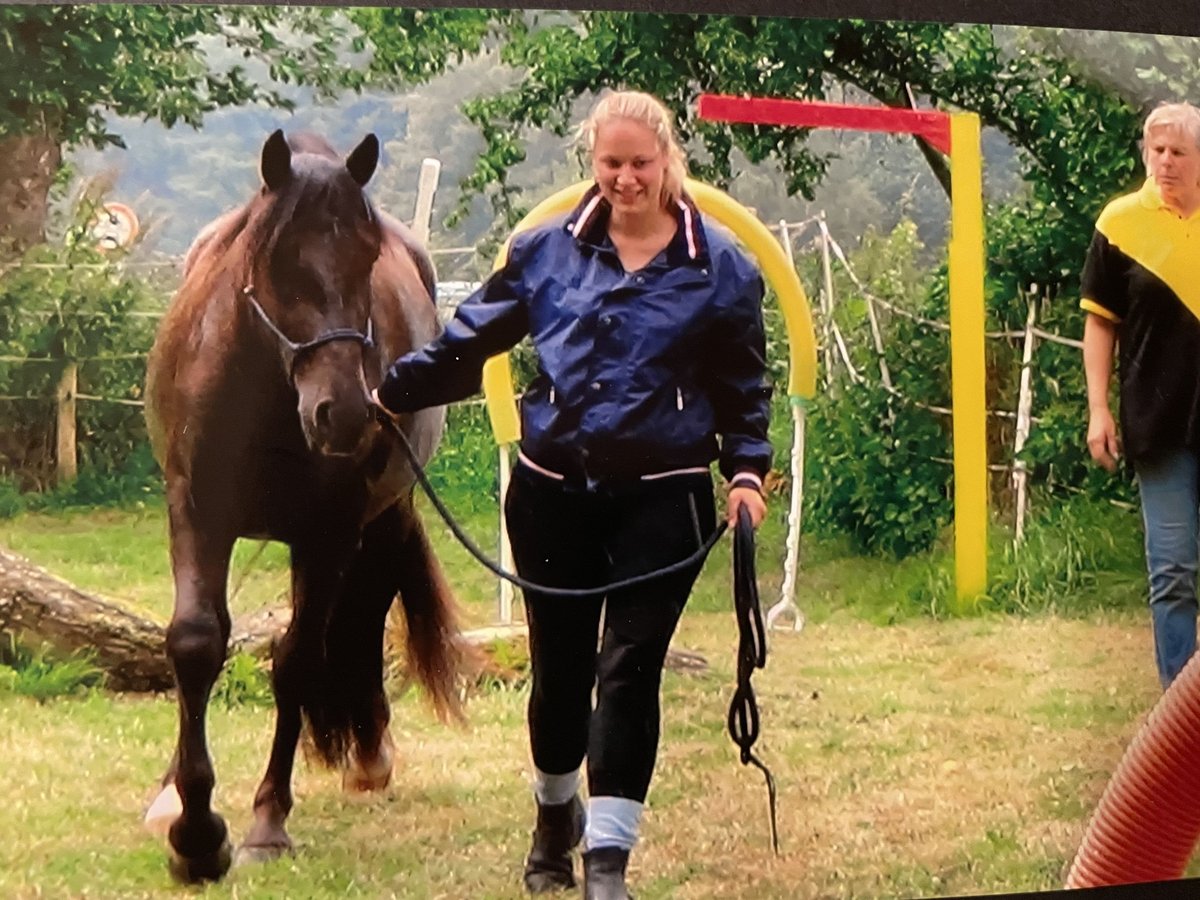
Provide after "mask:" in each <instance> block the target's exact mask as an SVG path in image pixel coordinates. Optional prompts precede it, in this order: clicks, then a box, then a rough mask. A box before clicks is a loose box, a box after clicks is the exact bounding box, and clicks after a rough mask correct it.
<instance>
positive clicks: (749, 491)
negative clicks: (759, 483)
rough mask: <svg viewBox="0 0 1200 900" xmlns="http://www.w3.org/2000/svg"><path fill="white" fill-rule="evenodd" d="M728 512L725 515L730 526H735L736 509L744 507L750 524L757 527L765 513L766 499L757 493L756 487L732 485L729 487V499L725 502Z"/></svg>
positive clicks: (736, 518)
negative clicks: (748, 515) (748, 514)
mask: <svg viewBox="0 0 1200 900" xmlns="http://www.w3.org/2000/svg"><path fill="white" fill-rule="evenodd" d="M726 505H727V507H728V512H727V514H726V516H725V519H726V521H728V522H729V527H730V528H735V527H737V520H738V510H739V509H740V508H741V507H743V506H744V507H746V511H747V512H749V513H750V524H752V525H753V526H754V527H755V528H757V527H758V526H759V525H760V524H761V523H762V520H763V518H764V517H765V516H766V515H767V501H766V500H764V499H763V495H762V494H761V493H759V491H758V489H757V488H753V487H749V486H747V487H742V486H740V485H734V486H733V487H731V488H730V489H729V500H728V503H727V504H726Z"/></svg>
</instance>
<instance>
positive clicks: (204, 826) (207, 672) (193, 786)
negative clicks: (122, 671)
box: [166, 488, 233, 883]
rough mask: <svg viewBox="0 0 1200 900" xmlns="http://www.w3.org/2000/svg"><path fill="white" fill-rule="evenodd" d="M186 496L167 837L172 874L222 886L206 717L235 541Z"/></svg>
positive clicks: (173, 515) (173, 632) (180, 519)
mask: <svg viewBox="0 0 1200 900" xmlns="http://www.w3.org/2000/svg"><path fill="white" fill-rule="evenodd" d="M179 493H181V494H183V495H184V496H183V497H182V498H181V499H180V500H178V501H176V500H174V499H173V500H172V502H171V503H170V510H169V516H170V531H171V566H172V570H173V572H174V576H175V610H174V613H173V615H172V617H171V623H170V625H168V627H167V634H166V644H167V655H168V657H169V658H170V660H171V665H172V667H173V668H174V671H175V683H176V687H177V691H178V700H179V741H178V744H177V747H176V761H177V765H176V767H175V789H176V791H178V794H179V800H180V812H179V816H178V818H176V819H175V821H174V822H172V823H171V825H170V828H169V829H168V832H167V837H168V841H169V843H170V849H171V857H170V862H169V866H170V870H171V874H172V875H173V876H175V878H176V879H178V880H179V881H182V882H185V883H194V882H199V881H216V880H218V879H220V878H221V876H223V875H224V874H225V873H226V871H228V869H229V864H230V862H231V860H232V853H231V849H230V845H229V839H228V831H227V829H226V827H225V821H224V820H223V819H222V818H221V817H220V816H219V815H217V814H216V813H215V812H213V810H212V806H211V803H212V791H213V786H214V785H215V783H216V777H215V775H214V773H213V767H212V760H211V759H210V757H209V754H208V744H207V738H206V732H205V714H206V711H207V707H208V699H209V694H210V693H211V691H212V686H213V684H214V682H216V680H217V676H218V675H219V674H220V672H221V666H222V665H224V663H225V654H226V650H227V647H228V641H229V629H230V623H229V610H228V608H227V606H226V597H225V584H226V580H227V578H228V575H229V556H230V553H231V552H232V550H233V538H232V537H214V536H212V535H207V534H205V533H204V531H203V529H202V528H200V527H199V525H198V523H197V522H195V521H193V519H192V518H191V516H190V511H191V510H192V509H193V507H192V506H191V501H190V498H189V497H188V496H187V494H188V491H187V489H186V488H184V489H183V490H182V491H181V492H179Z"/></svg>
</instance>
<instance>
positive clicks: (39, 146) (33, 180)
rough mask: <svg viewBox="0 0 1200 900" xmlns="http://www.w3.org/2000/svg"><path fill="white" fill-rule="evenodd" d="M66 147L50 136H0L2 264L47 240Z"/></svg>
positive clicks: (0, 259)
mask: <svg viewBox="0 0 1200 900" xmlns="http://www.w3.org/2000/svg"><path fill="white" fill-rule="evenodd" d="M61 164H62V147H61V146H60V145H59V143H58V141H57V140H56V139H55V138H54V137H52V136H51V135H48V134H17V135H5V136H3V137H0V210H3V211H4V215H3V216H0V262H2V261H4V260H8V259H13V258H15V257H16V256H19V255H20V254H21V253H22V252H24V251H25V250H26V249H28V248H29V247H31V246H33V245H34V244H38V243H41V242H42V241H44V240H45V239H46V216H47V210H48V205H49V196H50V186H51V184H53V182H54V176H55V175H56V174H57V173H58V168H59V166H60V165H61Z"/></svg>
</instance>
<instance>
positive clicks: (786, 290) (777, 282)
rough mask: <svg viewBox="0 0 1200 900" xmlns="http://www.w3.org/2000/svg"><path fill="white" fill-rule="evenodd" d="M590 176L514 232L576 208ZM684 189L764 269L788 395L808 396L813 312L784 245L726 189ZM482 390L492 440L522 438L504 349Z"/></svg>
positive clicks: (813, 362) (812, 380) (813, 366)
mask: <svg viewBox="0 0 1200 900" xmlns="http://www.w3.org/2000/svg"><path fill="white" fill-rule="evenodd" d="M591 185H592V182H591V181H581V182H579V183H578V184H574V185H572V186H571V187H568V188H564V189H563V190H561V191H559V192H558V193H556V194H553V195H552V196H550V197H547V198H546V199H545V200H543V201H542V202H541V203H539V204H538V205H537V206H535V207H534V208H533V209H532V210H531V211H530V212H529V214H528V215H527V216H525V218H523V219H522V220H521V221H520V222H518V223H517V226H516V228H514V229H513V235H516V234H518V233H519V232H521V231H524V230H525V229H527V228H531V227H532V226H534V225H537V224H539V223H540V222H543V221H545V220H546V219H548V218H550V217H552V216H555V215H558V214H560V213H565V212H567V211H569V210H571V209H573V208H574V207H575V205H576V204H577V203H578V202H579V200H580V198H581V197H582V196H583V194H584V192H585V191H586V190H587V189H588V188H589V187H591ZM685 186H686V189H687V192H688V194H690V195H691V197H692V199H693V200H695V201H696V205H697V206H699V207H700V209H701V210H702V211H703V212H705V213H707V214H708V215H709V216H711V217H712V218H713V219H715V220H716V221H718V222H720V223H721V224H722V225H724V226H725V227H726V228H728V229H729V230H730V231H732V232H733V233H734V234H735V235H737V237H738V238H739V239H740V240H741V242H742V243H743V244H744V245H745V247H746V249H747V250H749V251H750V253H751V254H752V255H753V256H754V258H755V260H756V261H757V262H758V266H759V268H760V269H761V270H762V273H763V279H764V280H765V281H766V283H767V284H769V285H770V286H771V288H772V290H774V291H775V296H776V297H778V298H779V305H780V307H781V308H782V309H783V319H784V323H785V325H786V327H787V336H788V359H789V367H788V368H789V374H788V388H787V390H788V394H789V395H790V396H792V397H796V398H801V399H805V400H807V399H810V398H811V397H812V396H813V395H814V394H815V393H816V388H817V348H816V338H815V337H814V333H813V324H812V312H811V310H810V309H809V305H808V297H807V296H805V293H804V288H803V287H802V286H801V284H800V278H799V277H798V276H797V275H796V270H795V269H793V268H792V265H791V263H789V262H788V258H787V254H786V253H784V250H783V247H782V246H780V244H779V242H778V241H777V240H775V238H774V237H773V236H772V234H771V232H770V231H768V230H767V227H766V226H765V225H763V223H762V222H760V221H759V220H758V219H757V217H755V216H754V214H753V213H751V212H750V210H748V209H746V207H744V206H742V205H741V204H740V203H738V202H737V201H736V200H734V199H733V198H732V197H730V196H729V195H728V194H726V193H724V192H723V191H720V190H717V189H716V188H714V187H711V186H710V185H707V184H702V183H701V182H699V181H694V180H692V179H690V178H689V179H687V181H686V182H685ZM511 241H512V236H511V235H510V236H509V238H508V240H507V241H505V242H504V246H503V247H501V248H500V253H499V254H498V255H497V257H496V264H495V266H494V267H493V269H499V268H501V267H502V266H503V264H504V260H506V259H507V258H508V245H509V243H510V242H511ZM483 394H484V397H485V398H486V400H487V410H488V417H489V418H490V419H491V422H492V433H493V434H494V435H495V436H496V443H498V444H507V443H511V442H513V441H516V440H518V439H519V438H520V437H521V420H520V417H519V416H518V415H517V401H516V397H515V395H514V393H513V378H512V369H511V368H510V367H509V364H508V354H507V353H505V354H501V355H499V356H493V357H492V358H491V359H489V360H488V361H487V363H486V364H485V365H484V367H483Z"/></svg>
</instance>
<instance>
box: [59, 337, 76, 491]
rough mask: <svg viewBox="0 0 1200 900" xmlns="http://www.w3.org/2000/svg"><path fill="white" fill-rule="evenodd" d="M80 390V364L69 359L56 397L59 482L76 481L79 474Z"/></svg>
mask: <svg viewBox="0 0 1200 900" xmlns="http://www.w3.org/2000/svg"><path fill="white" fill-rule="evenodd" d="M78 390H79V366H78V364H77V363H76V362H75V361H74V360H68V361H67V362H66V364H65V365H64V366H63V371H62V377H61V378H60V379H59V380H58V390H57V391H56V392H55V398H54V399H55V404H56V406H57V408H58V423H57V427H56V432H55V437H56V441H55V454H54V459H55V464H56V467H57V476H58V483H59V484H65V483H67V482H68V481H74V480H75V476H76V475H78V474H79V456H78V452H77V450H76V447H75V395H76V394H77V393H78Z"/></svg>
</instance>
